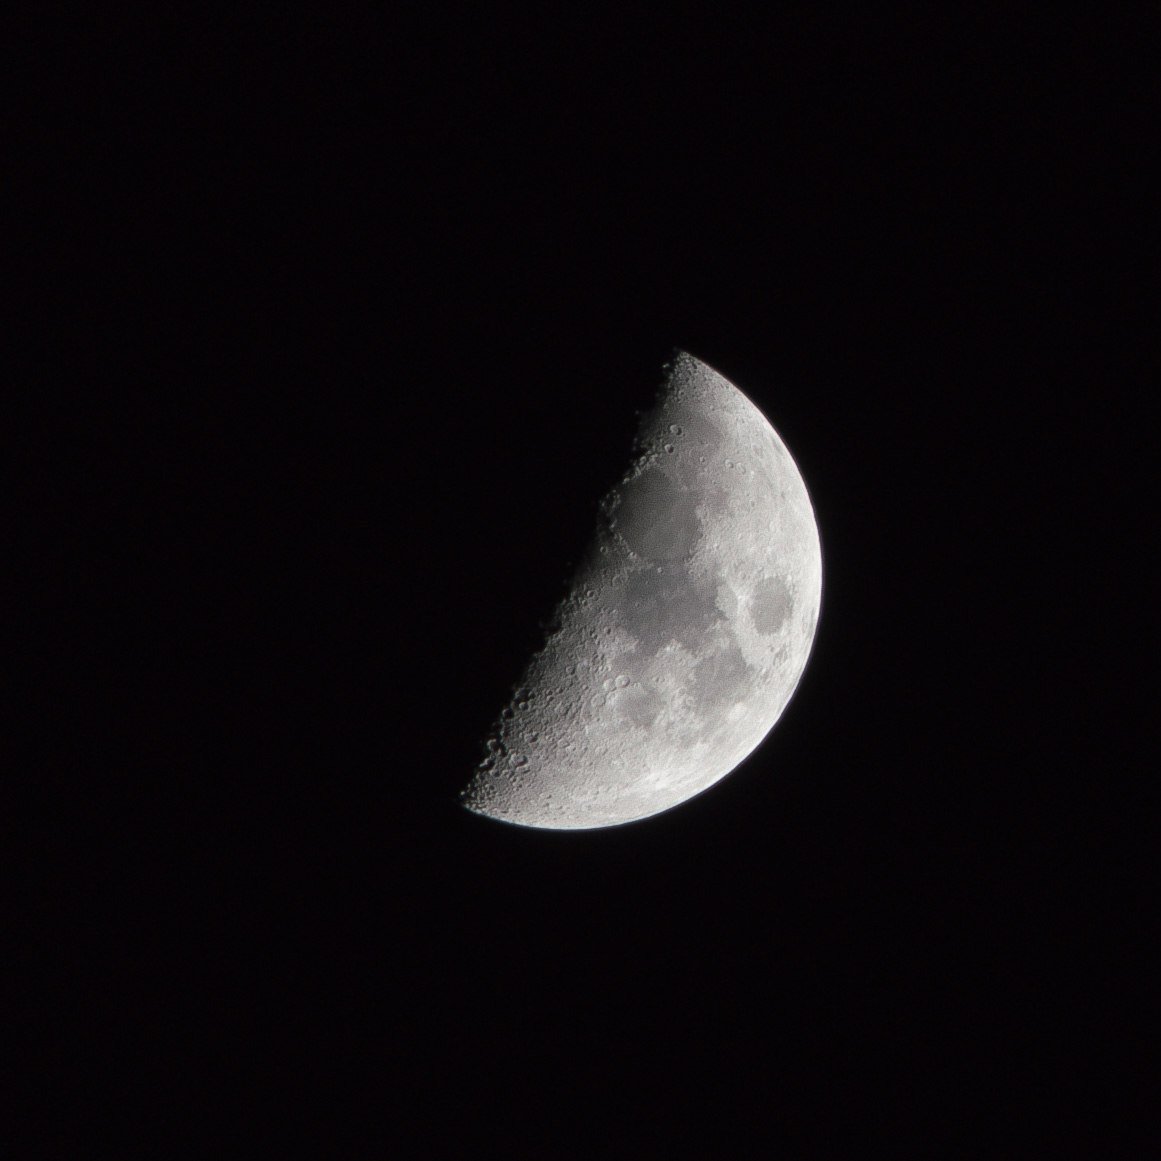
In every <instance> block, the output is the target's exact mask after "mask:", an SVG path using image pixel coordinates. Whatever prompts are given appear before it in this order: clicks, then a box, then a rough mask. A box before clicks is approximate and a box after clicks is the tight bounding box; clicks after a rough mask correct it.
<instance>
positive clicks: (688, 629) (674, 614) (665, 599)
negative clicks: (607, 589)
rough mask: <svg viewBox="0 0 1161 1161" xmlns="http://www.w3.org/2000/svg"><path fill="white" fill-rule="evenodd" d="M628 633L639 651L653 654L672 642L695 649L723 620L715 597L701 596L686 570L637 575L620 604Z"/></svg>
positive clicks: (647, 571)
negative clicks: (708, 632) (634, 640)
mask: <svg viewBox="0 0 1161 1161" xmlns="http://www.w3.org/2000/svg"><path fill="white" fill-rule="evenodd" d="M618 605H619V606H620V608H619V610H618V611H619V613H620V619H621V620H622V623H623V625H624V627H625V631H626V632H628V633H630V634H631V635H632V636H633V637H635V638H636V639H637V643H638V649H640V650H641V652H643V653H647V654H654V653H657V652H658V651H659V650H660V649H662V648H663V647H664V646H665V645H666V644H667V643H668V642H670V641H678V642H680V643H681V644H683V645H687V646H689V647H690V648H694V647H696V646H697V645H699V644H700V643H701V642H702V641H704V639H705V634H706V632H707V630H708V629H709V628H710V626H712V625H714V624H716V623H717V622H719V621H721V620H723V619H724V618H723V617H722V614H721V613H720V612H719V611H718V609H717V606H716V605H715V604H714V600H713V597H712V595H710V594H708V593H706V594H703V593H699V592H698V591H697V589H696V588H695V587H694V584H693V582H692V581H691V580H690V579H689V576H688V575H687V574H686V571H685V570H684V569H674V570H673V572H672V573H668V572H664V573H658V572H656V571H655V570H654V569H648V570H646V571H645V572H638V573H634V574H633V575H632V576H631V577H629V579H628V581H626V583H625V587H624V590H623V591H622V595H621V599H620V601H618Z"/></svg>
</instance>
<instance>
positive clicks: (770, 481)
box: [461, 352, 822, 830]
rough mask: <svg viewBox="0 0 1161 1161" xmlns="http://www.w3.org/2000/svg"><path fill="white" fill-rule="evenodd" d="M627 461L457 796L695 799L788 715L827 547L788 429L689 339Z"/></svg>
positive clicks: (609, 804)
mask: <svg viewBox="0 0 1161 1161" xmlns="http://www.w3.org/2000/svg"><path fill="white" fill-rule="evenodd" d="M666 370H667V376H666V378H665V381H664V384H663V386H662V388H661V390H660V392H659V394H658V397H657V402H656V404H655V405H654V406H653V408H652V409H651V410H650V411H649V412H648V413H647V414H646V415H644V417H643V418H642V420H641V424H640V428H639V430H638V434H637V439H636V444H635V446H634V454H633V458H632V462H631V463H630V465H629V467H628V470H627V471H626V472H625V474H624V476H623V478H622V479H621V480H620V481H619V483H617V484H616V485H615V486H614V487H613V488H612V489H611V490H610V491H609V492H608V494H607V495H606V496H605V497H604V499H603V500H602V501H601V505H600V509H599V516H598V520H597V527H596V529H595V531H594V533H593V535H592V538H591V541H590V543H589V545H588V547H587V550H586V553H585V556H584V559H583V561H582V563H581V565H580V566H579V567H578V569H577V570H576V573H575V575H574V576H573V577H572V579H571V581H570V584H569V586H568V590H567V595H566V596H565V597H564V598H563V600H562V601H561V602H560V604H559V606H558V607H557V609H556V611H555V614H554V616H553V618H552V619H551V621H550V623H549V626H548V630H547V637H546V640H545V642H544V645H543V647H542V648H541V649H540V650H538V651H537V653H536V654H535V655H534V656H533V657H532V659H531V661H530V662H529V663H528V666H527V668H526V670H525V672H524V674H523V677H522V678H521V680H520V684H519V685H518V686H517V687H516V689H515V690H514V692H513V694H512V698H511V700H510V701H509V703H508V704H507V705H506V706H505V707H504V708H503V710H502V711H501V713H500V716H499V718H498V719H497V721H496V723H495V725H494V727H493V729H492V731H491V734H490V736H489V737H488V739H487V742H486V754H485V757H484V758H483V760H482V761H481V762H480V764H479V766H478V767H477V769H476V771H475V773H474V775H473V777H472V778H471V780H470V781H469V783H468V785H467V787H466V788H465V789H464V791H463V793H462V795H461V801H462V803H463V805H464V806H466V807H467V808H468V809H469V810H471V811H473V812H475V813H477V814H480V815H484V816H487V817H489V818H493V819H497V820H500V821H503V822H508V823H514V824H517V825H520V826H527V827H540V828H546V829H552V830H587V829H594V828H598V827H608V826H618V825H621V824H623V823H628V822H633V821H636V820H638V819H642V818H647V817H649V816H651V815H655V814H659V813H660V812H662V811H665V810H669V809H671V808H672V807H675V806H677V805H679V804H680V803H683V802H686V801H687V800H688V799H690V798H692V797H693V796H694V795H697V794H700V793H701V792H702V791H704V790H706V789H708V788H709V787H710V786H712V785H714V784H715V783H716V782H718V781H720V780H721V779H722V778H724V777H725V776H726V775H727V774H728V773H729V772H730V771H731V770H733V769H734V768H735V767H737V766H738V764H739V763H741V762H742V761H743V760H744V759H745V758H746V757H748V756H749V755H750V754H751V753H752V752H753V751H754V750H755V749H756V748H757V747H758V745H759V744H760V743H761V742H762V740H763V738H765V737H766V735H767V734H768V733H769V732H770V730H771V729H772V728H773V726H774V724H775V723H776V722H777V721H778V719H779V718H780V717H781V715H782V712H783V710H784V709H785V708H786V705H787V703H788V702H789V701H790V698H791V696H792V694H793V693H794V690H795V688H796V687H797V685H798V682H799V680H800V678H801V677H802V673H803V670H804V669H805V667H806V662H807V659H808V657H809V655H810V650H811V646H812V644H813V641H814V636H815V630H816V627H817V625H818V615H819V608H820V604H821V597H822V553H821V548H820V544H819V536H818V527H817V525H816V523H815V517H814V511H813V509H812V507H811V503H810V498H809V496H808V494H807V490H806V485H805V483H804V482H803V479H802V475H801V473H800V472H799V470H798V467H797V466H796V464H795V463H794V460H793V459H792V458H791V456H790V452H789V451H787V449H786V445H785V444H784V443H783V442H782V440H781V438H780V437H779V436H778V433H777V432H776V431H775V430H774V428H773V427H772V426H771V425H770V423H769V421H768V420H767V419H766V417H765V416H764V415H763V414H762V413H761V412H760V411H759V410H758V408H757V407H756V406H755V405H754V404H753V403H752V402H751V401H750V400H749V399H748V398H747V397H746V396H745V395H743V394H742V392H741V391H739V390H738V388H737V387H735V386H734V385H733V384H732V383H730V382H729V381H728V380H726V379H724V378H723V377H722V376H721V375H719V374H718V373H717V372H716V371H714V370H712V369H711V368H710V367H708V366H706V364H705V363H702V362H701V361H699V360H698V359H696V358H694V357H693V356H692V355H689V354H686V353H685V352H678V353H677V354H676V356H675V357H674V359H673V360H672V361H671V362H670V363H669V364H668V365H667V368H666Z"/></svg>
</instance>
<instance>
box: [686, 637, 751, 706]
mask: <svg viewBox="0 0 1161 1161" xmlns="http://www.w3.org/2000/svg"><path fill="white" fill-rule="evenodd" d="M751 676H752V674H751V671H750V667H749V665H747V664H746V659H745V657H743V656H742V651H741V649H740V648H739V647H738V646H737V645H736V644H734V643H731V644H729V645H727V646H725V647H724V648H722V649H721V650H720V651H719V652H717V653H712V654H710V655H709V656H708V657H703V658H702V659H701V660H700V661H699V662H698V663H697V664H696V665H695V666H694V667H693V683H692V688H693V699H694V704H695V705H696V706H697V707H699V708H700V707H702V706H712V707H715V708H728V707H729V706H731V705H732V704H733V703H734V702H735V701H737V700H738V697H739V694H740V693H741V692H742V691H743V690H744V689H746V688H748V686H749V683H750V678H751Z"/></svg>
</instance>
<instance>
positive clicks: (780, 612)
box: [750, 576, 794, 633]
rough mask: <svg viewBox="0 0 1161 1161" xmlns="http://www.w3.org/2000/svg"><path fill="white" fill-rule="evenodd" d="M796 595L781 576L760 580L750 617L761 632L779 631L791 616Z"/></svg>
mask: <svg viewBox="0 0 1161 1161" xmlns="http://www.w3.org/2000/svg"><path fill="white" fill-rule="evenodd" d="M793 608H794V597H793V595H792V594H791V592H790V588H789V586H788V585H787V584H786V581H785V580H783V579H782V577H780V576H768V577H766V578H765V579H764V580H762V581H759V582H758V584H757V585H756V586H755V588H754V595H753V597H752V598H751V604H750V617H751V619H752V620H753V622H754V628H755V629H757V630H758V632H759V633H777V632H778V631H779V630H780V629H781V628H782V626H783V625H785V624H786V622H787V620H788V619H789V618H790V613H791V611H792V610H793Z"/></svg>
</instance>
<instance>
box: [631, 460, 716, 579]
mask: <svg viewBox="0 0 1161 1161" xmlns="http://www.w3.org/2000/svg"><path fill="white" fill-rule="evenodd" d="M614 523H615V527H616V530H617V531H618V532H619V533H620V534H621V537H622V539H623V540H624V541H625V543H626V544H627V545H628V546H629V548H630V549H631V550H632V551H633V552H635V553H636V554H637V555H638V556H640V557H643V558H644V559H645V560H660V561H673V560H684V559H685V558H686V557H687V556H688V555H689V554H690V553H691V552H692V551H693V547H694V545H695V544H696V543H697V540H698V537H699V536H700V534H701V523H700V521H699V520H698V518H697V511H696V509H695V507H694V504H693V501H692V499H691V497H689V496H688V495H686V494H685V493H683V492H682V490H681V489H680V488H678V487H677V486H676V485H675V484H674V483H673V481H672V480H671V479H669V477H668V476H667V475H666V474H665V473H664V472H662V471H658V470H657V469H656V468H649V469H647V470H646V471H644V472H642V473H641V474H640V475H639V476H637V477H636V478H635V479H633V480H631V481H630V482H629V483H628V484H626V485H625V486H624V488H623V489H622V493H621V503H620V505H619V506H618V507H617V509H616V513H615V516H614Z"/></svg>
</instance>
